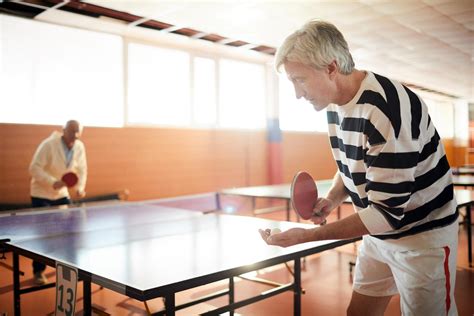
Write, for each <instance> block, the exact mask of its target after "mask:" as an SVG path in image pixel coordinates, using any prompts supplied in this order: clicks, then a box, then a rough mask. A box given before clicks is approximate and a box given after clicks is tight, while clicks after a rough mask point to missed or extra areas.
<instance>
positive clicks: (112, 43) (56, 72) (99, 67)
mask: <svg viewBox="0 0 474 316" xmlns="http://www.w3.org/2000/svg"><path fill="white" fill-rule="evenodd" d="M0 25H1V26H0V32H1V35H0V40H1V44H0V47H1V54H0V58H1V60H0V63H1V70H2V71H1V72H0V86H1V93H0V120H1V121H2V122H5V123H36V124H58V125H62V124H64V123H65V122H66V121H67V120H69V119H77V120H79V121H80V122H81V123H82V124H83V125H98V126H121V125H122V124H123V72H122V65H123V60H122V52H121V47H122V40H121V38H120V37H118V36H114V35H109V34H104V33H97V32H91V31H85V30H80V29H75V28H68V27H63V26H58V25H52V24H48V23H41V22H37V21H31V20H26V19H22V18H16V17H10V16H5V15H0Z"/></svg>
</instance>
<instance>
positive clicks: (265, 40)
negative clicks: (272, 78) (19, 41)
mask: <svg viewBox="0 0 474 316" xmlns="http://www.w3.org/2000/svg"><path fill="white" fill-rule="evenodd" d="M26 5H28V7H29V9H30V11H33V12H32V13H31V12H30V13H24V12H23V15H26V16H28V14H29V17H32V18H37V17H40V16H41V12H43V10H42V9H48V11H49V12H51V11H54V10H66V11H69V12H73V13H78V14H85V15H88V16H92V17H101V16H106V17H108V18H112V19H117V20H121V21H122V22H125V23H127V24H128V25H129V26H133V27H147V28H151V29H155V30H156V31H160V32H172V33H177V34H181V35H185V36H191V37H195V38H201V39H203V40H208V41H213V42H218V43H220V44H225V45H230V46H236V47H241V48H242V47H243V48H246V49H252V50H256V51H260V52H262V53H267V54H273V53H274V52H275V48H277V47H278V46H279V44H280V43H281V42H282V41H283V39H284V38H285V36H286V35H288V34H289V33H291V32H293V31H294V30H296V29H298V28H299V27H300V26H301V25H302V24H303V23H304V22H306V21H308V20H310V19H324V20H327V21H330V22H332V23H334V24H335V25H336V26H337V27H338V28H339V29H340V30H341V31H342V32H343V34H344V35H345V37H346V39H347V41H348V43H349V46H350V49H351V51H352V53H353V56H354V60H355V62H356V67H357V68H359V69H368V70H372V71H375V72H378V73H380V74H383V75H387V76H389V77H392V78H396V79H398V80H401V81H403V82H405V83H407V84H412V85H415V86H418V87H422V88H424V89H427V90H434V91H436V92H438V93H439V94H445V95H450V96H454V97H459V98H464V99H467V100H468V101H471V102H474V1H472V0H392V1H383V0H353V1H349V0H333V1H321V0H313V1H303V0H300V1H298V0H293V1H290V0H287V1H277V0H274V1H264V0H253V1H250V0H249V1H230V0H221V1H182V0H175V1H171V0H170V1H151V0H149V1H145V0H141V1H133V0H129V1H123V0H122V1H119V0H117V1H111V0H88V1H70V2H69V1H65V2H63V1H59V0H55V1H52V0H51V1H47V0H27V1H15V2H14V3H13V4H12V6H13V7H7V12H9V13H12V12H14V13H15V14H18V12H19V11H21V10H22V8H23V7H25V6H26ZM4 11H5V10H4ZM49 21H50V22H51V19H49ZM53 22H54V21H53Z"/></svg>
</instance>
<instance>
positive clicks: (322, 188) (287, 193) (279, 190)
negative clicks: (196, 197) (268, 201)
mask: <svg viewBox="0 0 474 316" xmlns="http://www.w3.org/2000/svg"><path fill="white" fill-rule="evenodd" d="M315 182H316V186H317V188H318V195H319V196H326V194H327V192H328V191H329V189H330V187H331V185H332V180H319V181H315ZM219 193H221V194H229V195H241V196H249V197H261V198H273V199H285V200H289V199H291V184H290V183H284V184H272V185H261V186H251V187H239V188H229V189H223V190H221V191H219Z"/></svg>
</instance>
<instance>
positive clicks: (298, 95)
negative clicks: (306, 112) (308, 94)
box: [295, 85, 305, 99]
mask: <svg viewBox="0 0 474 316" xmlns="http://www.w3.org/2000/svg"><path fill="white" fill-rule="evenodd" d="M295 95H296V98H297V99H300V98H301V97H304V95H305V93H304V91H303V89H301V88H300V87H298V86H297V85H295Z"/></svg>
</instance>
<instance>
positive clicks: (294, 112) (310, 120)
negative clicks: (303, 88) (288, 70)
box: [278, 74, 328, 132]
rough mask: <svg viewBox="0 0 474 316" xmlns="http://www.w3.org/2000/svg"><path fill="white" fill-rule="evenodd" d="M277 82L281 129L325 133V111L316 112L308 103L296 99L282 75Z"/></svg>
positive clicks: (289, 84)
mask: <svg viewBox="0 0 474 316" xmlns="http://www.w3.org/2000/svg"><path fill="white" fill-rule="evenodd" d="M278 82H279V89H278V90H279V104H280V109H279V113H280V127H281V129H282V130H286V131H316V132H327V131H328V124H327V119H326V111H319V112H317V111H316V110H315V109H314V108H313V105H312V104H311V103H309V102H308V101H306V100H304V99H296V96H295V91H294V88H293V84H292V83H291V82H290V81H289V80H288V79H287V78H286V76H285V75H284V74H281V75H280V76H279V78H278Z"/></svg>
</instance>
